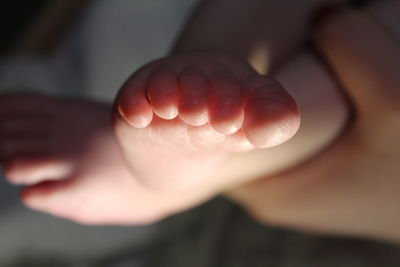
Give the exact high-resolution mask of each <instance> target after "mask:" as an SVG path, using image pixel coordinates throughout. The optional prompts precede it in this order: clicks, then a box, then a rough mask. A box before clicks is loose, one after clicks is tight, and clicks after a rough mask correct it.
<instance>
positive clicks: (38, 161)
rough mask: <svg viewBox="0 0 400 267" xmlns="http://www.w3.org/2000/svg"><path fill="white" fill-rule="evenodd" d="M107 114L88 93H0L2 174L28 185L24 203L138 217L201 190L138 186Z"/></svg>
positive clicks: (74, 214) (105, 219)
mask: <svg viewBox="0 0 400 267" xmlns="http://www.w3.org/2000/svg"><path fill="white" fill-rule="evenodd" d="M110 114H111V108H110V107H109V106H107V105H104V104H99V103H94V102H89V101H82V100H60V99H55V98H49V97H45V96H42V95H37V94H10V95H1V96H0V117H1V120H0V136H1V141H0V148H1V149H0V157H1V160H2V162H3V165H4V174H5V176H6V178H7V180H8V181H10V182H12V183H14V184H20V185H26V186H27V187H26V188H25V189H23V191H22V200H23V202H24V203H25V204H26V205H27V206H29V207H31V208H33V209H36V210H39V211H43V212H46V213H50V214H53V215H55V216H60V217H63V218H67V219H70V220H73V221H76V222H80V223H85V224H110V223H112V224H143V223H150V222H154V221H156V220H159V219H161V218H163V217H165V216H167V215H170V214H171V213H174V212H177V211H178V210H181V209H183V208H184V206H185V205H193V204H190V203H192V202H195V201H197V199H196V200H194V199H195V198H196V197H198V198H200V197H199V196H196V197H195V196H192V195H190V196H187V197H185V196H182V198H179V197H177V196H175V197H171V196H170V195H161V194H157V195H156V194H153V193H152V192H150V191H149V190H148V189H147V188H144V187H143V186H142V185H141V184H140V183H139V182H138V179H135V177H133V175H132V173H131V172H130V171H129V170H128V168H127V167H126V166H125V165H124V160H123V158H122V157H121V155H120V152H119V150H118V146H117V143H116V140H115V138H114V135H113V133H112V127H111V126H112V124H111V120H110ZM182 199H185V201H183V200H182ZM178 200H179V201H180V202H179V201H178ZM181 200H182V201H181Z"/></svg>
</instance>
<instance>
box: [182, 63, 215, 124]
mask: <svg viewBox="0 0 400 267" xmlns="http://www.w3.org/2000/svg"><path fill="white" fill-rule="evenodd" d="M179 87H180V97H179V117H180V118H181V119H182V120H183V121H184V122H185V123H187V124H189V125H191V126H201V125H204V124H206V123H207V122H208V96H207V94H208V83H207V80H206V79H205V77H204V75H203V73H202V72H201V71H200V70H197V69H195V68H188V69H186V70H184V71H182V72H181V73H180V75H179Z"/></svg>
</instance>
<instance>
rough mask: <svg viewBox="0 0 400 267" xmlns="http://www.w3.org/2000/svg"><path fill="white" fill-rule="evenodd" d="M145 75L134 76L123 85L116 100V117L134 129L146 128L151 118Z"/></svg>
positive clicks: (151, 112)
mask: <svg viewBox="0 0 400 267" xmlns="http://www.w3.org/2000/svg"><path fill="white" fill-rule="evenodd" d="M146 82H147V77H146V75H142V73H140V72H139V73H137V74H134V75H133V76H132V77H131V78H129V80H128V81H127V82H126V83H125V84H124V85H123V87H122V89H121V91H120V93H119V94H118V96H117V100H116V104H115V106H116V110H115V114H116V117H117V118H119V119H123V121H125V122H127V123H128V124H129V125H131V126H132V127H135V128H144V127H147V126H148V125H149V124H150V123H151V120H152V118H153V111H152V109H151V107H150V104H149V101H148V99H147V95H146Z"/></svg>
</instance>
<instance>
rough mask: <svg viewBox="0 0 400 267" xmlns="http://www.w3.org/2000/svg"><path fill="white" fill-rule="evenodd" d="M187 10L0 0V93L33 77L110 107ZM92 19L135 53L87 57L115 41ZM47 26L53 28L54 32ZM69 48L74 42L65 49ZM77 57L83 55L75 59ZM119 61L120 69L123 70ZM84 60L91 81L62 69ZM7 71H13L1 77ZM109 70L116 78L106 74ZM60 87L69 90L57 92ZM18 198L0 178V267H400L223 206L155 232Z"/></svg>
mask: <svg viewBox="0 0 400 267" xmlns="http://www.w3.org/2000/svg"><path fill="white" fill-rule="evenodd" d="M243 1H245V0H243ZM363 2H365V1H354V3H355V4H361V3H363ZM196 3H197V1H196V0H163V1H156V0H113V1H108V0H98V1H75V0H70V1H68V0H61V1H58V0H57V1H56V0H54V1H49V0H47V1H45V0H36V1H28V0H14V1H3V3H2V8H1V10H0V13H1V16H0V34H1V42H0V53H1V56H2V59H1V60H2V61H1V62H0V66H2V67H1V68H0V86H2V85H4V84H7V83H9V81H10V80H12V79H11V78H10V77H13V79H14V80H13V81H14V82H15V81H16V80H17V81H19V82H20V83H21V84H23V83H24V82H26V79H25V78H24V77H23V75H22V74H24V75H25V74H26V73H36V71H37V69H40V73H42V74H43V77H44V79H43V80H41V81H36V80H29V79H28V80H29V81H32V82H33V83H34V84H36V85H37V86H38V87H43V88H48V89H43V90H44V91H46V90H47V91H46V92H50V91H51V93H53V94H60V95H65V94H76V95H81V96H84V97H91V98H94V99H101V100H108V101H110V99H112V97H113V94H112V93H110V92H109V88H118V86H119V85H120V83H121V81H122V80H124V79H125V77H126V76H127V75H128V74H129V73H130V72H131V71H132V70H134V69H136V68H137V67H139V66H141V65H143V64H144V63H146V62H148V61H149V60H152V59H154V58H157V57H160V56H163V55H165V53H167V51H168V49H169V48H170V46H171V45H172V43H173V41H174V38H175V36H176V35H177V34H178V33H179V31H180V29H181V27H182V25H183V24H184V21H185V20H186V18H187V16H188V15H189V14H190V12H191V10H192V8H193V7H194V6H195V4H196ZM60 10H61V11H62V12H60ZM115 13H117V14H124V16H125V17H129V19H130V27H129V29H126V27H120V26H121V24H118V23H126V21H122V20H121V21H118V20H117V21H113V23H111V21H110V20H109V17H108V16H111V15H112V14H115ZM52 14H57V15H56V16H55V17H54V16H53V15H52ZM110 14H111V15H110ZM48 16H49V17H50V21H52V19H54V18H57V19H60V18H61V19H60V21H61V22H62V23H60V24H51V23H50V24H49V20H48ZM124 16H121V17H124ZM64 17H65V19H64ZM83 17H84V18H85V20H83V19H82V18H83ZM111 17H112V16H111ZM71 18H73V19H72V20H71ZM99 18H101V19H99ZM100 20H103V21H105V22H106V23H105V24H104V25H107V27H106V28H107V29H108V31H109V32H110V34H111V33H116V34H118V33H119V31H120V30H121V29H123V30H124V31H128V32H130V33H131V34H129V36H134V39H132V40H130V39H129V40H125V41H126V44H125V43H123V42H121V44H119V46H120V47H125V46H126V45H129V46H132V44H134V45H133V46H132V49H136V50H137V51H138V52H137V53H131V54H129V55H126V54H118V53H117V52H116V51H117V50H119V49H118V45H117V48H116V49H115V50H114V51H112V53H109V54H107V53H106V54H104V55H103V56H102V57H100V58H98V56H97V54H96V53H94V52H93V51H95V50H96V49H97V48H94V47H90V46H85V40H88V39H95V40H100V41H99V42H98V44H100V45H102V46H103V47H105V46H107V45H108V44H109V42H114V40H115V39H113V35H112V34H111V35H106V36H104V35H99V34H98V33H96V32H95V31H94V30H93V29H94V27H93V25H94V24H96V23H99V21H100ZM83 21H84V22H83ZM38 25H39V26H38ZM77 25H79V27H77ZM53 27H59V28H57V30H56V31H54V28H53ZM143 28H146V31H143V30H142V29H143ZM37 29H39V30H37ZM50 32H51V33H52V34H50ZM71 36H74V37H77V38H71ZM99 36H100V37H99ZM96 38H97V39H96ZM132 38H133V37H132ZM71 39H72V40H75V41H73V42H72V43H71V41H70V40H71ZM61 40H64V43H65V44H66V45H65V47H62V49H60V47H56V44H58V42H60V41H61ZM125 41H124V42H125ZM71 47H72V49H71ZM55 49H60V51H61V52H60V53H58V55H57V57H56V58H55V59H52V61H51V62H49V61H48V57H49V55H50V54H52V53H53V52H54V50H55ZM99 49H101V48H99ZM83 50H84V51H85V53H84V54H81V51H83ZM121 51H125V50H124V49H121ZM32 52H34V53H35V56H34V59H32V57H31V56H32ZM92 53H93V54H92ZM21 55H22V58H23V60H22V61H21ZM27 55H28V56H27ZM41 57H43V58H44V59H43V58H41ZM27 58H29V59H27ZM121 58H123V59H124V60H125V61H126V62H129V63H123V62H122V61H121ZM127 58H128V59H129V60H127ZM15 60H16V61H15ZM24 60H26V61H24ZM85 60H87V61H90V62H91V63H90V64H91V65H90V64H89V66H86V67H87V68H88V69H91V68H90V66H92V65H93V66H96V68H95V69H94V70H93V71H96V73H90V72H89V73H85V75H87V77H96V78H95V79H91V78H82V77H81V76H82V75H81V74H77V73H75V71H76V69H75V68H71V64H70V63H71V61H74V64H75V63H76V62H84V61H85ZM125 61H124V62H125ZM15 62H16V63H15ZM32 62H33V63H32ZM63 62H68V64H64V63H63ZM121 62H122V63H121ZM14 63H15V64H14ZM85 64H86V63H85ZM27 65H29V67H27V68H26V67H25V66H27ZM9 66H12V68H11V69H12V71H8V69H10V67H9ZM49 66H50V67H49ZM54 66H56V68H55V69H56V71H57V72H60V73H62V75H61V77H63V78H61V81H56V82H54V81H53V80H51V81H49V79H47V78H46V77H47V75H48V71H49V69H52V71H54V70H53V67H54ZM110 66H113V67H114V66H115V69H116V70H117V71H115V73H110V72H109V69H110ZM19 71H21V72H19ZM71 77H72V78H71ZM77 77H78V78H77ZM66 80H68V81H66ZM64 81H65V82H64ZM17 83H18V82H17ZM60 84H61V85H60ZM65 84H68V88H71V87H73V88H76V90H75V91H72V93H71V90H70V91H68V92H65V87H66V86H65ZM54 85H55V86H54ZM51 87H56V88H54V89H53V88H51ZM18 195H19V188H18V187H15V186H11V185H9V184H7V183H6V182H5V181H4V179H3V178H1V179H0V267H23V266H35V267H36V266H37V267H39V266H40V267H47V266H49V267H50V266H51V267H63V266H73V267H74V266H118V267H122V266H134V267H136V266H137V267H147V266H149V267H154V266H162V267H180V266H182V267H187V266H191V267H196V266H198V267H206V266H207V267H212V266H215V267H223V266H226V267H235V266H238V267H239V266H240V267H243V266H246V267H261V266H271V267H278V266H282V267H283V266H286V267H302V266H319V267H321V266H332V267H333V266H335V267H337V266H341V267H342V266H349V267H357V266H400V256H399V255H400V254H399V252H400V250H399V248H398V247H396V246H393V245H389V244H384V243H378V242H370V241H363V240H357V239H343V238H332V237H325V236H318V235H311V234H305V233H300V232H294V231H288V230H284V229H278V228H273V227H265V226H261V225H259V224H258V223H256V222H254V221H253V220H252V219H251V218H249V217H248V216H247V215H246V214H245V213H244V212H243V211H242V210H241V209H240V208H239V207H237V206H235V205H234V204H232V203H231V202H229V201H227V200H225V199H222V198H216V199H214V200H212V201H210V202H208V203H206V204H204V205H202V206H200V207H197V208H195V209H193V210H191V211H188V212H185V213H183V214H179V215H176V216H173V217H172V218H168V219H166V220H164V221H162V222H160V223H157V224H154V225H149V226H141V227H115V226H113V227H111V226H107V227H105V226H104V227H90V226H83V225H79V224H76V223H73V222H70V221H66V220H62V219H58V218H54V217H52V216H49V215H46V214H41V213H37V212H34V211H31V210H29V209H27V208H25V207H23V206H22V205H21V203H20V201H19V198H18ZM216 214H217V215H216Z"/></svg>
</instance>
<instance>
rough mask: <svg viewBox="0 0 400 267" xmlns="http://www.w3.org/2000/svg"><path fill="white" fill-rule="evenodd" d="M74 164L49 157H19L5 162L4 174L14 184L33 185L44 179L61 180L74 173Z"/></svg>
mask: <svg viewBox="0 0 400 267" xmlns="http://www.w3.org/2000/svg"><path fill="white" fill-rule="evenodd" d="M73 169H74V168H73V164H72V162H70V161H66V160H56V159H49V158H35V159H32V158H19V159H15V160H10V161H7V162H6V163H5V164H4V170H3V172H4V176H5V178H6V179H7V180H8V181H9V182H10V183H12V184H17V185H33V184H37V183H40V182H43V181H50V180H60V179H62V178H65V177H67V176H69V175H71V174H72V172H73Z"/></svg>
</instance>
